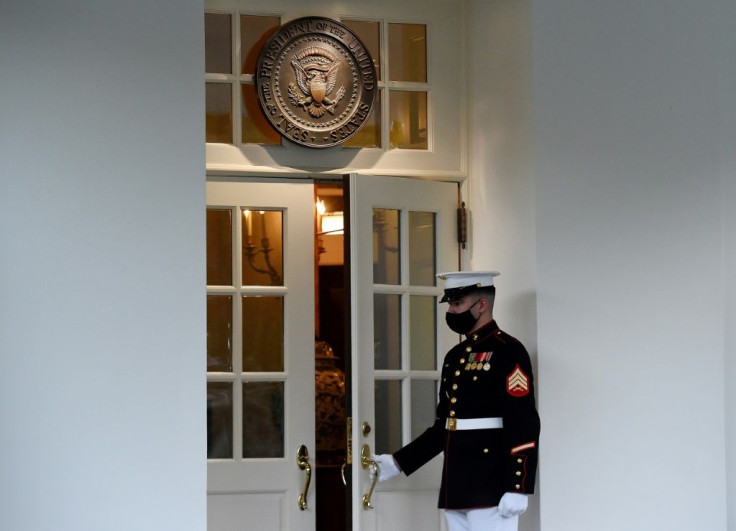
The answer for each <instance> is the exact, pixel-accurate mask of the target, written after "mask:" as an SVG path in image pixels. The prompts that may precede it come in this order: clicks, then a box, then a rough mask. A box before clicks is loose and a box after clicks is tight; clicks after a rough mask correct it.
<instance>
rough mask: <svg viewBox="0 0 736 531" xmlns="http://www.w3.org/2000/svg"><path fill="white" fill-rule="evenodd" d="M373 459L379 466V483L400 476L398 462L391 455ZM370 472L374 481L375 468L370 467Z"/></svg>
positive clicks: (374, 456) (372, 457) (376, 456)
mask: <svg viewBox="0 0 736 531" xmlns="http://www.w3.org/2000/svg"><path fill="white" fill-rule="evenodd" d="M371 459H373V460H374V461H375V462H376V464H377V465H378V481H379V483H380V482H381V481H386V480H387V479H391V478H392V477H395V476H398V475H399V474H400V473H401V470H399V466H398V465H397V464H396V461H394V456H392V455H391V454H381V455H372V456H371ZM369 470H370V471H369V474H370V477H371V479H373V475H374V473H375V472H374V470H373V467H370V469H369Z"/></svg>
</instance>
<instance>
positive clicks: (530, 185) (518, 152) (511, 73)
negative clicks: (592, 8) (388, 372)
mask: <svg viewBox="0 0 736 531" xmlns="http://www.w3.org/2000/svg"><path fill="white" fill-rule="evenodd" d="M531 6H532V4H531V0H518V1H514V2H508V1H492V2H489V1H487V0H473V1H472V2H470V7H471V8H470V10H469V18H468V20H469V22H468V24H469V26H468V33H469V35H470V36H471V37H470V47H469V48H470V52H469V57H470V66H469V70H470V94H471V100H470V101H471V103H470V106H469V107H470V108H469V113H468V115H469V117H470V129H471V134H470V139H471V140H470V141H471V162H470V172H471V177H470V179H469V180H468V181H466V183H464V186H463V192H464V197H466V198H467V205H466V206H467V207H468V209H469V211H470V220H471V221H472V224H471V225H472V226H471V230H470V234H469V243H468V249H467V251H466V252H465V253H463V262H464V263H463V267H465V268H473V269H478V270H488V269H492V270H493V269H495V270H498V271H500V272H501V276H500V277H498V278H497V279H496V284H497V286H498V288H497V297H496V305H495V309H494V315H495V317H496V319H497V320H498V323H499V326H501V328H503V329H504V330H506V331H507V332H508V333H510V334H511V335H513V336H515V337H517V338H518V339H519V340H520V341H521V342H522V343H523V344H524V346H525V347H526V348H527V350H528V351H529V354H530V355H531V357H532V363H533V364H534V365H535V368H536V363H537V338H536V325H537V317H536V252H537V251H536V236H535V232H536V225H535V203H534V176H533V172H532V143H531V133H532V127H531V126H532V106H531V102H532V97H531V96H532V79H531V73H532V63H531V60H532V33H531ZM536 372H538V371H535V374H536ZM539 386H540V383H539V381H537V394H539V392H540V388H539ZM542 430H543V435H544V432H546V427H545V426H544V419H543V426H542ZM539 472H541V470H540V471H538V475H537V489H538V490H541V489H543V484H544V479H543V478H542V477H541V473H539ZM541 496H542V495H541V494H537V495H535V496H533V497H531V499H530V505H529V510H528V511H527V513H526V514H524V515H523V516H522V517H521V519H520V530H521V531H532V530H536V529H539V501H540V499H541Z"/></svg>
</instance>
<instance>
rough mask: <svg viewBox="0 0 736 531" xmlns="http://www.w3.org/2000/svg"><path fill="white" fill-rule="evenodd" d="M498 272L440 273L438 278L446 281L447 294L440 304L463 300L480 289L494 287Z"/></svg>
mask: <svg viewBox="0 0 736 531" xmlns="http://www.w3.org/2000/svg"><path fill="white" fill-rule="evenodd" d="M500 274H501V273H499V272H498V271H452V272H448V273H439V274H438V275H437V278H439V279H440V280H444V281H445V294H444V296H443V297H442V299H440V302H447V301H453V300H458V299H461V298H463V297H464V296H465V295H467V294H468V293H471V292H472V291H473V290H476V289H478V288H487V287H490V286H493V277H497V276H498V275H500Z"/></svg>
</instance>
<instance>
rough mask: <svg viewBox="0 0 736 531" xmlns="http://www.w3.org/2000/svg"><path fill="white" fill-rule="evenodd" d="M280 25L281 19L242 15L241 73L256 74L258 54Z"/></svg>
mask: <svg viewBox="0 0 736 531" xmlns="http://www.w3.org/2000/svg"><path fill="white" fill-rule="evenodd" d="M280 24H281V19H279V17H273V16H258V15H240V50H241V51H240V64H241V73H243V74H251V75H252V74H255V72H256V63H257V62H258V54H259V53H260V52H261V48H262V47H263V45H264V44H265V43H266V41H267V40H268V39H269V38H270V37H271V35H273V34H274V32H275V31H276V30H277V29H278V28H279V26H280Z"/></svg>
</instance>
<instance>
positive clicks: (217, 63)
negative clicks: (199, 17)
mask: <svg viewBox="0 0 736 531" xmlns="http://www.w3.org/2000/svg"><path fill="white" fill-rule="evenodd" d="M230 20H231V19H230V15H228V14H222V13H205V15H204V50H205V54H204V55H205V60H204V66H205V72H206V73H208V74H230V73H232V58H233V52H232V39H231V37H230V35H231V33H230V31H231V30H230V25H231V22H230Z"/></svg>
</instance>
